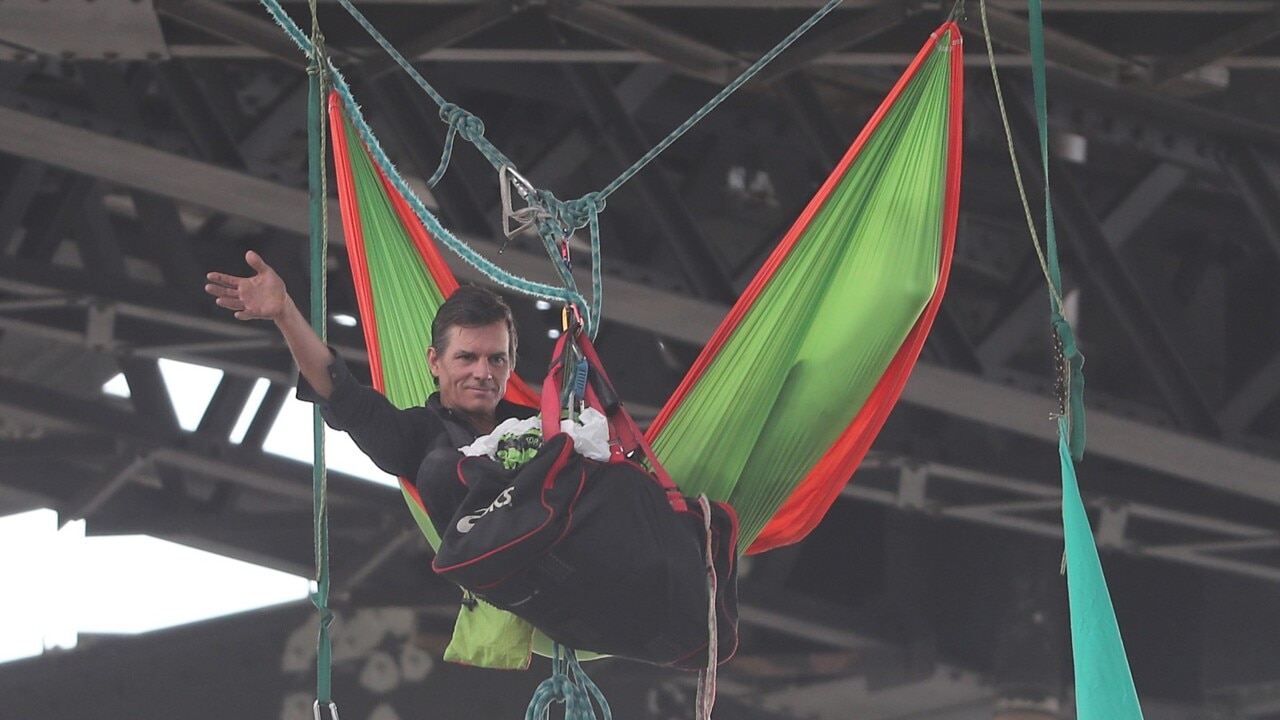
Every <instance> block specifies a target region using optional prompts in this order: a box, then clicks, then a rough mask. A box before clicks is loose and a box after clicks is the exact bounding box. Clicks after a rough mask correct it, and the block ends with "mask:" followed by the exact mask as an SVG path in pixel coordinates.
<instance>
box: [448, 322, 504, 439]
mask: <svg viewBox="0 0 1280 720" xmlns="http://www.w3.org/2000/svg"><path fill="white" fill-rule="evenodd" d="M447 333H448V334H447V336H446V342H445V345H444V348H445V349H444V352H441V353H437V352H436V349H435V348H434V347H429V348H427V364H428V365H429V366H430V367H431V374H433V375H435V376H436V378H438V379H439V381H440V402H441V404H443V405H444V406H445V407H447V408H450V409H451V410H453V411H455V412H458V413H461V414H462V415H464V416H466V417H467V418H468V419H470V420H471V421H472V423H473V424H474V425H476V426H477V427H476V429H478V430H480V431H481V432H485V433H487V432H489V431H491V430H492V429H493V423H494V410H495V408H497V407H498V400H500V399H501V398H502V395H503V393H505V392H506V391H507V380H508V379H509V378H510V377H511V369H512V368H511V351H510V348H511V345H510V337H509V336H508V334H507V324H506V323H505V322H503V321H498V322H496V323H493V324H492V325H482V326H480V327H461V326H454V327H451V328H449V329H448V331H447Z"/></svg>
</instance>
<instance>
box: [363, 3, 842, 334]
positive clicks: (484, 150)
mask: <svg viewBox="0 0 1280 720" xmlns="http://www.w3.org/2000/svg"><path fill="white" fill-rule="evenodd" d="M338 2H339V4H341V5H342V7H343V8H345V9H346V10H347V12H348V13H349V14H350V15H351V16H352V17H353V18H355V20H356V22H357V23H359V24H360V26H361V27H363V28H364V29H365V31H366V32H367V33H369V36H370V37H372V38H373V39H374V41H375V42H377V43H378V45H379V46H380V47H382V49H383V50H384V51H386V53H387V54H388V55H390V56H391V58H392V59H393V60H395V62H396V64H397V65H399V66H400V67H401V68H402V69H403V70H404V71H405V72H406V73H408V75H409V77H411V78H413V80H414V82H416V83H417V84H418V86H419V87H421V88H422V89H423V90H424V91H425V92H426V93H427V95H429V96H430V97H431V99H432V100H434V101H435V102H436V104H437V105H439V106H440V117H441V119H442V120H444V121H445V122H446V123H448V125H449V131H448V134H447V135H446V136H445V143H444V149H443V152H442V153H441V158H440V164H439V166H438V167H437V169H436V171H435V173H434V174H432V176H431V179H430V180H429V181H428V182H429V184H430V185H431V186H432V187H434V186H435V184H436V183H437V182H439V181H440V178H441V177H443V175H444V172H445V170H446V169H447V168H448V165H449V158H450V157H451V156H452V153H453V142H454V139H455V137H456V136H458V135H461V136H462V137H463V138H465V139H466V140H468V141H469V142H471V144H473V145H475V147H476V148H477V149H478V150H479V151H480V153H481V154H482V155H484V157H485V158H486V159H487V160H488V161H489V163H490V164H491V165H493V167H494V169H497V170H501V169H502V168H503V167H510V168H514V167H515V165H514V164H513V163H512V162H511V160H510V159H509V158H507V156H506V155H503V154H502V152H501V151H500V150H498V149H497V148H496V147H495V146H494V145H493V143H491V142H490V141H489V140H488V139H487V138H485V137H484V123H483V122H481V121H480V120H479V119H478V118H476V117H475V116H474V115H472V114H471V113H469V112H467V111H465V110H462V109H461V108H459V107H457V106H456V105H453V104H452V103H449V102H447V101H446V100H445V99H444V97H443V96H442V95H441V94H440V93H439V91H437V90H436V89H435V88H434V87H432V86H431V83H429V82H427V80H426V78H424V77H422V75H421V74H420V73H419V72H418V71H417V69H416V68H414V67H413V64H412V63H410V62H409V61H408V60H406V59H405V57H404V56H403V55H401V54H400V52H399V51H398V50H396V49H395V47H394V46H393V45H392V44H391V43H390V42H388V41H387V39H386V38H385V37H384V36H383V35H382V34H381V33H380V32H378V30H377V29H376V28H374V27H373V25H372V24H371V23H370V22H369V21H368V19H367V18H365V16H364V14H363V13H361V12H360V11H359V10H357V9H356V7H355V5H353V4H352V3H351V0H338ZM840 2H841V0H828V2H827V3H826V5H824V6H823V7H821V8H819V10H818V11H817V12H816V13H814V14H813V15H812V16H811V17H810V18H809V19H808V20H806V21H805V22H804V23H802V24H801V25H800V26H799V27H797V28H796V29H795V30H793V31H792V32H791V33H790V34H789V35H787V36H786V37H785V38H783V39H782V41H781V42H779V43H778V44H777V45H775V46H774V47H773V48H772V49H771V50H769V52H767V53H765V54H764V55H763V56H762V57H760V58H759V59H758V60H756V62H754V63H753V64H752V65H750V66H749V67H748V68H747V69H746V70H744V71H743V72H742V73H741V74H740V75H739V76H738V77H737V78H736V79H735V80H734V81H733V82H731V83H729V84H728V85H727V86H725V87H724V88H722V89H721V90H720V92H719V93H717V94H716V96H715V97H713V98H712V99H711V100H709V101H707V102H706V103H705V104H704V105H703V106H702V107H701V108H700V109H699V110H698V111H697V112H695V113H694V114H693V115H692V116H691V117H690V118H689V119H688V120H686V121H685V122H683V123H681V125H680V126H679V127H677V128H676V129H675V130H673V131H671V132H670V133H669V134H668V135H667V137H665V138H663V139H662V141H661V142H659V143H658V144H657V145H655V146H654V147H653V148H651V149H650V150H649V151H648V152H647V153H645V154H644V155H643V156H642V157H641V158H640V159H639V160H637V161H636V162H635V163H633V164H632V165H631V167H629V168H627V169H626V170H624V171H623V172H622V174H620V175H619V176H618V177H617V178H615V179H614V180H613V182H611V183H609V184H608V185H607V186H605V188H604V189H603V190H601V191H599V192H594V193H588V194H587V195H584V196H583V197H581V198H578V199H577V200H570V201H562V200H560V199H558V198H556V197H555V196H554V195H553V194H552V193H550V192H547V191H544V190H538V191H537V193H535V195H534V196H533V197H530V198H528V201H529V202H530V204H531V205H533V206H534V207H536V208H537V209H538V210H539V211H540V216H541V218H542V219H541V220H539V222H538V223H537V227H538V233H539V235H541V236H542V240H543V246H544V248H545V249H546V251H547V254H548V256H549V257H551V258H552V261H553V262H554V263H555V265H556V268H557V272H558V273H559V275H560V278H561V281H562V282H564V284H565V286H566V287H568V288H570V289H571V290H572V291H573V292H575V293H576V292H577V284H576V282H575V281H574V279H573V276H572V274H571V269H572V268H571V266H570V265H569V263H568V261H567V259H566V257H565V256H564V255H562V253H561V252H560V251H561V249H562V248H563V247H564V245H563V243H564V239H565V238H567V237H568V236H569V235H571V234H572V233H573V231H574V230H577V229H578V228H582V227H586V228H588V229H589V233H590V238H591V297H592V301H591V307H590V308H589V309H588V308H582V309H583V311H584V312H585V317H584V324H585V325H586V328H587V331H588V334H589V335H590V337H591V338H593V339H594V338H595V336H596V331H597V329H598V320H599V318H600V313H601V305H602V297H603V283H602V282H601V269H600V224H599V219H598V217H599V213H600V212H601V211H602V210H604V206H605V200H606V199H607V198H608V197H609V196H610V195H612V194H613V192H614V191H615V190H617V189H618V188H619V187H621V186H622V185H623V184H624V183H625V182H627V181H628V180H630V179H631V178H632V177H633V176H634V175H635V174H636V173H638V172H640V170H641V169H643V168H644V167H645V166H646V165H648V164H649V163H650V162H651V161H652V160H653V159H654V158H656V157H657V156H658V155H659V154H661V153H662V152H663V151H664V150H666V149H667V148H668V147H670V146H671V145H672V144H673V143H674V142H675V141H676V140H678V139H679V138H680V137H681V136H683V135H684V134H685V133H686V132H688V131H689V129H690V128H692V127H693V126H694V125H695V124H697V123H698V122H699V121H701V120H702V118H704V117H706V116H707V115H708V114H709V113H710V112H711V111H712V110H714V109H715V108H716V107H717V106H719V105H720V103H722V102H724V100H725V99H726V98H728V97H729V96H730V95H732V94H733V93H734V92H735V91H737V90H738V88H740V87H742V86H743V85H744V84H746V83H747V82H748V81H750V80H751V78H752V77H754V76H755V75H756V74H757V73H758V72H760V70H761V69H762V68H764V66H765V65H767V64H769V62H771V61H772V60H773V59H774V58H775V57H777V56H778V55H779V54H781V53H782V52H783V51H784V50H786V49H787V48H788V47H790V46H791V45H792V44H793V43H794V42H795V41H796V40H798V39H799V38H800V36H802V35H804V34H805V33H806V32H808V31H809V29H810V28H812V27H813V26H814V25H816V24H817V23H818V22H819V21H821V20H822V18H824V17H826V15H827V14H828V13H830V12H831V11H832V10H834V9H835V8H836V6H838V5H839V4H840Z"/></svg>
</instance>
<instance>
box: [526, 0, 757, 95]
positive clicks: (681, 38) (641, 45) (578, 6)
mask: <svg viewBox="0 0 1280 720" xmlns="http://www.w3.org/2000/svg"><path fill="white" fill-rule="evenodd" d="M548 10H549V12H550V14H551V17H553V18H555V19H557V20H559V21H560V22H563V23H565V24H567V25H571V26H573V27H575V28H577V29H579V30H581V31H583V32H586V33H589V34H591V35H595V36H597V37H600V38H603V39H605V40H608V41H610V42H614V43H617V44H619V45H622V46H623V47H629V48H632V49H635V50H639V51H641V52H645V53H649V54H650V55H653V56H654V57H657V58H659V59H661V60H662V61H664V62H666V63H667V64H669V65H671V67H673V68H675V69H676V70H678V71H680V72H682V73H686V74H689V75H692V76H694V77H699V78H703V79H705V80H708V81H710V82H712V83H714V84H716V85H724V84H726V83H728V82H729V81H730V80H732V79H733V78H734V77H736V76H737V75H738V73H740V72H741V71H742V70H743V69H745V68H746V67H747V63H745V62H743V61H742V60H741V59H739V58H738V57H736V56H734V55H732V54H730V53H727V52H725V51H723V50H720V49H719V48H716V47H712V46H711V45H707V44H706V43H703V42H700V41H698V40H694V39H692V38H690V37H688V36H686V35H682V34H680V33H677V32H675V31H673V30H670V29H668V28H664V27H661V26H659V25H656V24H654V23H651V22H649V21H647V20H644V19H643V18H641V17H639V16H637V15H634V14H632V13H629V12H626V11H624V10H619V9H618V8H616V7H611V6H610V5H607V4H605V3H601V2H596V1H595V0H551V2H550V3H549V5H548Z"/></svg>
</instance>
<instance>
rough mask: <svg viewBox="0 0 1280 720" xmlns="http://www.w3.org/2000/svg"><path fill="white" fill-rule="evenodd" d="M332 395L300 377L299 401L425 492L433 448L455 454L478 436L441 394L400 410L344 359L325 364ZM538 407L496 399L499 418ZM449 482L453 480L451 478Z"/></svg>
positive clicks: (524, 414) (524, 413) (530, 413)
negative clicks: (312, 406)
mask: <svg viewBox="0 0 1280 720" xmlns="http://www.w3.org/2000/svg"><path fill="white" fill-rule="evenodd" d="M329 379H330V381H332V383H333V393H332V394H331V395H330V396H329V399H328V400H327V401H326V400H324V399H323V398H321V397H320V396H318V395H316V392H315V390H314V389H312V387H311V385H310V384H309V383H307V381H306V379H305V378H302V377H299V378H298V399H299V400H305V401H307V402H311V403H315V404H316V405H317V406H319V407H320V414H321V415H322V416H323V417H324V420H325V422H326V423H328V425H329V427H332V428H334V429H335V430H342V431H344V432H346V433H347V434H348V435H350V436H351V439H352V440H354V441H355V443H356V446H357V447H359V448H360V450H361V452H363V453H364V454H365V455H368V456H369V459H370V460H372V461H373V463H374V464H375V465H377V466H378V467H379V468H380V469H382V470H383V471H384V472H388V473H390V474H392V475H396V476H399V477H403V478H411V479H413V480H414V481H415V484H416V485H417V486H418V491H419V492H420V493H422V494H423V495H424V496H425V495H426V493H425V492H424V490H425V489H426V488H425V487H424V484H425V483H427V482H431V480H432V478H431V477H423V475H424V474H425V475H429V473H423V472H422V471H423V470H425V469H426V468H425V466H424V462H423V461H424V460H426V458H427V455H428V454H429V453H432V452H435V451H441V452H453V453H457V451H458V448H460V447H462V446H464V445H470V444H471V443H472V442H474V441H475V439H476V438H477V437H478V436H479V435H478V433H477V431H476V429H475V428H474V427H472V425H471V423H469V422H468V421H467V420H466V418H464V417H462V416H461V415H459V414H458V413H456V412H454V411H452V410H450V409H449V408H447V407H444V406H443V405H441V404H440V393H438V392H436V393H432V394H431V396H430V397H428V398H427V401H426V404H425V405H423V406H421V407H412V408H405V409H403V410H402V409H400V408H397V407H396V406H395V405H392V404H391V401H390V400H388V399H387V398H386V396H385V395H383V394H382V393H380V392H378V391H377V390H374V389H373V388H371V387H369V386H367V385H364V384H361V383H360V382H359V381H358V380H356V379H355V377H354V376H353V375H352V374H351V370H350V368H348V367H347V364H346V363H345V362H343V360H342V358H340V357H337V356H336V355H335V356H334V359H333V362H331V363H329ZM537 412H538V411H537V409H536V408H531V407H526V406H524V405H517V404H515V403H512V402H508V401H506V400H501V401H499V402H498V408H497V411H496V416H497V418H496V419H497V421H498V422H499V423H501V422H502V421H504V420H507V419H510V418H528V417H532V416H534V415H536V414H537ZM449 479H450V480H453V479H454V478H449Z"/></svg>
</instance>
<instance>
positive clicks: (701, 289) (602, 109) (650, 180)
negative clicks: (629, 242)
mask: <svg viewBox="0 0 1280 720" xmlns="http://www.w3.org/2000/svg"><path fill="white" fill-rule="evenodd" d="M564 70H565V73H566V75H567V76H568V77H569V78H570V80H571V82H572V84H573V86H574V88H575V89H576V90H577V91H578V92H579V95H580V96H581V98H582V102H583V104H584V105H585V106H586V108H587V112H588V113H589V115H590V116H591V118H592V121H593V122H595V123H596V125H597V126H598V127H600V128H602V129H603V128H608V129H609V131H610V135H611V136H612V137H613V138H614V139H615V140H614V142H615V143H616V145H614V144H613V143H610V144H611V145H612V146H613V147H615V148H617V149H619V150H620V151H621V152H620V153H619V154H620V155H621V156H622V157H621V158H620V159H622V161H623V162H624V163H630V162H632V161H634V160H635V159H638V158H640V157H643V156H644V154H645V153H646V152H647V151H648V150H649V149H650V145H649V144H648V143H647V141H646V140H645V139H644V136H643V134H642V133H641V132H640V129H639V128H638V127H636V124H635V121H634V120H632V119H631V116H630V115H629V114H628V113H627V111H626V108H625V106H624V105H623V104H622V102H621V101H620V100H619V99H618V97H617V95H616V94H615V91H614V89H613V87H612V86H611V85H609V83H607V82H606V81H605V79H604V78H603V77H602V76H601V74H600V71H599V70H598V69H596V68H581V67H576V66H575V67H566V68H565V69H564ZM631 182H633V183H635V184H636V185H638V186H639V189H640V191H641V192H642V193H643V196H644V198H645V199H646V201H647V202H648V204H649V205H650V207H651V208H652V209H653V217H654V220H655V221H656V222H657V223H658V226H659V228H660V230H661V235H662V237H663V238H666V239H667V247H668V248H670V250H671V251H672V253H673V254H674V255H675V256H676V257H677V258H679V259H680V265H681V268H682V269H683V270H684V272H685V273H686V277H687V279H688V281H689V282H690V284H691V285H692V286H693V287H694V288H696V289H697V292H698V294H699V295H702V296H703V297H707V298H710V299H713V300H718V301H720V302H722V303H729V302H732V301H733V300H734V299H735V298H736V297H737V292H736V291H735V290H734V288H733V286H732V283H731V282H730V279H729V277H728V274H727V273H726V272H725V269H724V267H723V265H722V263H721V262H720V260H719V259H718V258H717V257H716V255H715V253H714V251H713V250H712V248H711V246H710V244H709V243H708V242H707V240H706V238H705V237H704V235H703V233H702V230H701V229H700V228H699V227H698V225H697V223H696V222H695V221H694V218H693V216H692V214H691V213H690V212H689V209H688V207H687V206H686V205H685V203H684V200H683V199H682V198H681V196H680V193H678V192H676V190H675V189H674V188H673V187H672V186H671V184H670V183H669V182H668V181H667V180H666V178H664V177H663V176H662V175H661V174H660V173H658V172H655V168H652V167H651V168H648V172H640V173H638V174H637V175H636V176H635V177H633V178H632V180H631ZM588 287H589V286H588Z"/></svg>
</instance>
